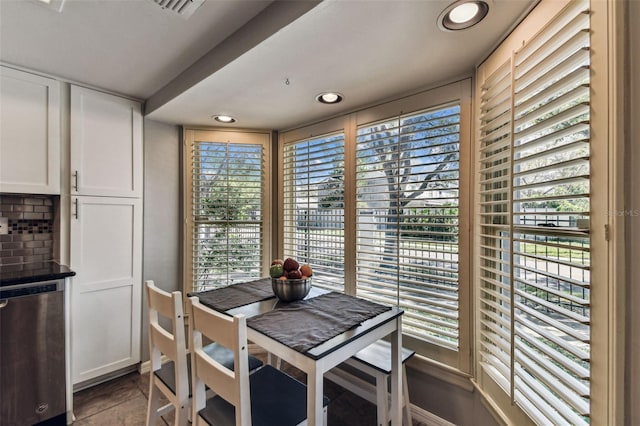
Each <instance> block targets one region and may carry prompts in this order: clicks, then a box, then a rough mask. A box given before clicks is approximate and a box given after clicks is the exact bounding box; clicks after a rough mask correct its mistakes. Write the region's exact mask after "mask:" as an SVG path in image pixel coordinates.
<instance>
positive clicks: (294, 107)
mask: <svg viewBox="0 0 640 426" xmlns="http://www.w3.org/2000/svg"><path fill="white" fill-rule="evenodd" d="M452 2H453V0H411V1H405V0H361V1H355V0H325V1H323V2H316V1H275V2H269V1H250V0H242V1H237V0H231V1H221V0H206V1H205V2H204V3H203V5H202V6H201V7H200V8H199V9H197V10H196V12H195V13H194V14H193V15H192V16H191V17H190V18H189V19H184V18H183V17H180V16H177V15H175V14H172V13H170V12H169V11H167V10H163V9H161V8H160V7H159V6H158V5H157V4H155V3H154V2H153V1H152V0H66V1H65V2H64V3H63V8H62V12H61V13H58V12H56V11H54V10H52V9H50V8H47V7H45V6H43V5H41V4H39V2H38V1H37V0H0V61H2V62H3V63H5V64H9V65H15V66H19V67H24V68H28V69H31V70H35V71H39V72H42V73H46V74H50V75H54V76H57V77H60V78H62V79H65V80H69V81H73V82H78V83H82V84H86V85H89V86H92V87H95V88H99V89H103V90H107V91H111V92H115V93H119V94H123V95H126V96H129V97H134V98H138V99H141V100H144V101H146V107H145V114H146V116H147V117H148V118H150V119H153V120H157V121H162V122H167V123H173V124H184V125H194V126H216V125H218V126H220V124H219V123H217V122H215V121H213V119H212V118H211V117H212V116H213V115H215V114H227V115H232V116H234V117H236V118H237V120H238V121H237V123H234V124H232V125H229V126H230V127H239V128H256V129H276V130H282V129H288V128H292V127H295V126H298V125H301V124H306V123H311V122H314V121H318V120H320V119H323V118H326V117H330V116H333V115H337V114H341V113H344V112H347V111H353V110H356V109H358V108H362V107H364V106H367V105H371V104H373V103H375V102H378V101H381V100H384V99H389V98H392V97H397V96H401V95H403V94H408V93H411V92H415V91H416V90H419V89H421V88H427V87H430V86H433V85H435V84H439V83H442V82H447V81H452V80H453V79H456V78H459V77H461V76H465V75H471V73H472V71H473V69H474V67H475V65H477V64H478V63H479V62H480V61H481V60H482V59H483V58H485V57H486V56H487V55H488V53H490V51H491V50H492V49H493V48H494V47H495V46H496V44H497V43H498V42H499V41H500V40H501V38H502V37H504V35H505V34H506V33H507V32H508V31H509V30H510V29H511V28H512V27H513V26H514V24H515V22H516V21H517V20H519V19H520V18H522V16H523V14H524V13H526V11H527V10H529V9H530V8H531V6H532V5H533V4H534V3H535V2H536V1H535V0H489V5H490V10H489V14H488V15H487V17H486V18H485V20H484V21H482V22H481V23H480V24H478V25H476V26H474V27H471V28H470V29H467V30H464V31H458V32H443V31H441V30H440V29H439V28H438V26H437V24H436V21H437V17H438V15H439V14H440V13H441V12H442V10H444V9H445V8H446V7H447V6H448V5H449V4H451V3H452ZM327 90H334V91H338V92H340V93H342V94H343V95H344V101H343V102H342V103H340V104H337V105H325V104H320V103H318V102H315V101H314V98H315V96H316V95H317V94H319V93H320V92H323V91H327Z"/></svg>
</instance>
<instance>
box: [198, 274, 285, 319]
mask: <svg viewBox="0 0 640 426" xmlns="http://www.w3.org/2000/svg"><path fill="white" fill-rule="evenodd" d="M188 296H197V297H198V299H199V300H200V303H202V304H203V305H205V306H208V307H209V308H211V309H215V310H216V311H220V312H224V311H227V310H229V309H232V308H237V307H238V306H244V305H248V304H250V303H254V302H259V301H261V300H265V299H270V298H272V297H275V295H274V294H273V289H272V288H271V278H261V279H259V280H255V281H248V282H246V283H240V284H232V285H230V286H227V287H222V288H216V289H214V290H207V291H201V292H196V293H189V294H188Z"/></svg>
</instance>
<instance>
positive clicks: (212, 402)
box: [198, 365, 329, 426]
mask: <svg viewBox="0 0 640 426" xmlns="http://www.w3.org/2000/svg"><path fill="white" fill-rule="evenodd" d="M249 382H250V388H251V390H250V394H251V418H252V425H253V426H293V425H297V424H299V423H302V422H303V421H305V420H306V418H307V388H306V386H305V385H304V384H303V383H301V382H299V381H298V380H296V379H294V378H293V377H291V376H288V375H287V374H285V373H283V372H281V371H280V370H277V369H276V368H274V367H272V366H270V365H265V366H263V367H262V368H260V369H258V370H257V371H255V372H254V373H252V374H251V375H250V376H249ZM328 404H329V399H328V398H327V397H323V406H324V407H326V406H327V405H328ZM198 414H199V415H200V416H201V417H202V418H203V419H204V420H205V421H206V422H207V423H209V424H211V425H220V426H227V425H228V426H235V424H236V423H235V422H236V420H235V408H234V407H233V405H231V404H229V403H228V402H226V401H225V400H224V399H222V398H220V397H219V396H214V397H213V398H210V399H208V400H207V405H206V407H205V408H204V409H202V410H200V411H199V412H198Z"/></svg>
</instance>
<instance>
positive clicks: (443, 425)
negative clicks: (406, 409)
mask: <svg viewBox="0 0 640 426" xmlns="http://www.w3.org/2000/svg"><path fill="white" fill-rule="evenodd" d="M411 417H412V418H413V420H417V421H419V422H420V423H424V424H426V425H428V426H456V425H455V424H454V423H451V422H449V421H447V420H445V419H443V418H442V417H438V416H436V415H435V414H433V413H432V412H430V411H427V410H425V409H423V408H420V407H418V406H417V405H413V404H411Z"/></svg>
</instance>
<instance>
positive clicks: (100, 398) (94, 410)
mask: <svg viewBox="0 0 640 426" xmlns="http://www.w3.org/2000/svg"><path fill="white" fill-rule="evenodd" d="M284 369H285V371H287V372H288V373H289V374H291V375H293V376H297V377H298V378H299V379H301V378H302V377H303V376H304V375H301V373H300V372H299V371H297V370H296V369H294V368H293V367H290V366H285V368H284ZM300 376H302V377H300ZM148 393H149V375H148V374H142V375H141V374H138V373H137V372H134V373H130V374H128V375H126V376H123V377H120V378H117V379H114V380H111V381H109V382H107V383H103V384H100V385H97V386H94V387H92V388H89V389H85V390H82V391H79V392H76V393H75V394H74V400H73V403H74V412H75V416H76V421H75V422H74V423H73V424H74V426H89V425H92V426H93V425H99V426H111V425H113V426H121V425H122V426H137V425H144V424H145V419H146V412H147V395H148ZM325 395H327V396H328V397H329V398H330V400H331V403H330V404H329V414H328V423H329V425H328V426H375V425H376V407H375V405H374V404H371V403H370V402H368V401H366V400H364V399H362V398H360V397H358V396H357V395H355V394H353V393H351V392H349V391H347V390H345V389H344V388H342V387H340V386H338V385H336V384H334V383H332V382H330V381H327V380H325ZM172 421H173V415H172V414H169V415H168V416H167V418H165V419H163V422H159V423H158V425H157V426H165V425H171V424H172V423H171V422H172ZM413 424H414V426H426V425H424V424H423V423H419V422H416V421H415V420H414V422H413Z"/></svg>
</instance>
